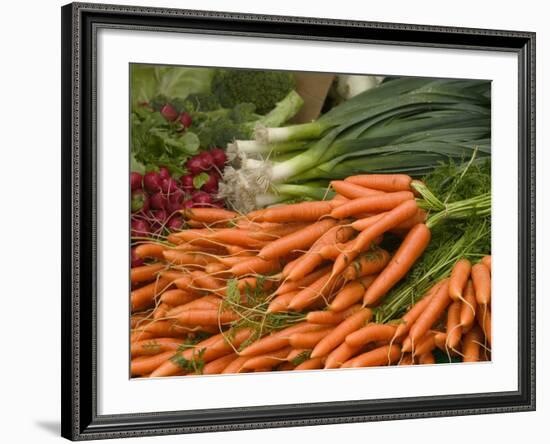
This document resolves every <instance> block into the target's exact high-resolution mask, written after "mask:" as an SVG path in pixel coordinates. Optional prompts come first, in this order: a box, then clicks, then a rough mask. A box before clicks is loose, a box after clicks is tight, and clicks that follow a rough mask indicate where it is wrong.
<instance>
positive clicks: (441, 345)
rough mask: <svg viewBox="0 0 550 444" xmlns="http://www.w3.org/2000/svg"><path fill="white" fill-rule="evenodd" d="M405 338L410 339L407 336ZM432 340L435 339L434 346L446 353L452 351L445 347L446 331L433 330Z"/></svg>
mask: <svg viewBox="0 0 550 444" xmlns="http://www.w3.org/2000/svg"><path fill="white" fill-rule="evenodd" d="M407 339H410V338H407ZM434 341H435V346H436V347H437V348H438V349H439V350H441V351H444V352H446V353H450V352H452V350H449V348H448V347H447V333H445V332H442V331H435V330H434Z"/></svg>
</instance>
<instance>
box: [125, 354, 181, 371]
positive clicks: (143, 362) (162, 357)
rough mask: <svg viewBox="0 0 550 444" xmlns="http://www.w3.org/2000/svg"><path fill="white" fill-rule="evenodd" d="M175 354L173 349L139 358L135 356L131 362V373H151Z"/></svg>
mask: <svg viewBox="0 0 550 444" xmlns="http://www.w3.org/2000/svg"><path fill="white" fill-rule="evenodd" d="M173 355H174V352H173V351H167V352H164V353H159V354H158V355H153V356H140V357H139V358H134V359H132V361H131V362H130V373H131V375H132V376H138V375H139V376H141V375H146V374H148V373H151V372H153V370H155V369H156V368H157V367H159V366H160V365H162V363H163V362H165V361H166V360H167V359H170V358H171V357H172V356H173Z"/></svg>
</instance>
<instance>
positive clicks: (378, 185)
mask: <svg viewBox="0 0 550 444" xmlns="http://www.w3.org/2000/svg"><path fill="white" fill-rule="evenodd" d="M345 181H346V182H350V183H354V184H356V185H360V186H362V187H367V188H372V189H374V190H380V191H389V192H393V191H410V189H411V182H412V179H411V177H410V176H407V175H406V174H361V175H359V176H350V177H348V178H346V180H345Z"/></svg>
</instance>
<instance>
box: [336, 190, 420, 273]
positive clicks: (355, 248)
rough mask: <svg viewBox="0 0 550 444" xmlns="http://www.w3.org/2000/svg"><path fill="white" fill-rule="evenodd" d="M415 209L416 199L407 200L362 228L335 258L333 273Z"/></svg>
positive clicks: (410, 214) (412, 213) (338, 270)
mask: <svg viewBox="0 0 550 444" xmlns="http://www.w3.org/2000/svg"><path fill="white" fill-rule="evenodd" d="M416 210H417V205H416V201H414V200H407V201H405V202H403V203H401V204H400V205H398V206H397V207H395V208H394V209H393V210H391V211H388V213H387V214H385V215H384V217H382V218H381V219H380V220H379V221H377V222H376V223H375V224H373V225H371V226H370V227H368V228H366V229H364V230H363V231H361V233H359V235H358V236H357V237H356V238H355V241H354V242H353V244H351V245H350V246H348V247H347V248H346V249H345V250H344V251H343V252H342V253H340V255H339V256H338V258H337V259H336V261H335V262H334V266H333V268H332V273H333V274H340V273H341V272H342V271H343V270H344V268H346V267H347V266H348V264H349V263H350V262H351V261H352V260H353V259H355V258H356V257H357V255H358V254H359V253H361V252H362V251H364V250H366V249H367V248H370V245H371V243H372V242H373V241H374V239H376V238H377V237H378V236H380V235H382V234H384V233H385V232H386V231H388V230H390V229H391V228H393V227H395V226H396V225H399V224H400V223H401V222H403V221H405V220H407V219H408V218H410V217H412V216H413V215H414V213H415V212H416Z"/></svg>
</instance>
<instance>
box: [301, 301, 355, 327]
mask: <svg viewBox="0 0 550 444" xmlns="http://www.w3.org/2000/svg"><path fill="white" fill-rule="evenodd" d="M360 309H361V306H360V305H359V304H357V305H352V306H351V307H350V308H348V309H347V310H344V311H339V312H334V311H310V312H309V313H308V314H307V315H306V320H307V322H311V323H312V324H323V325H327V324H328V325H334V324H339V323H340V322H342V321H343V320H345V319H347V318H348V317H350V316H351V315H353V314H354V313H357V312H358V311H359V310H360Z"/></svg>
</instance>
